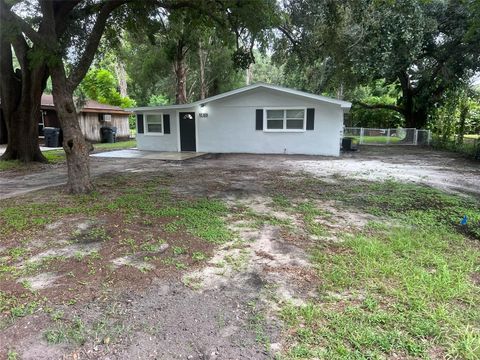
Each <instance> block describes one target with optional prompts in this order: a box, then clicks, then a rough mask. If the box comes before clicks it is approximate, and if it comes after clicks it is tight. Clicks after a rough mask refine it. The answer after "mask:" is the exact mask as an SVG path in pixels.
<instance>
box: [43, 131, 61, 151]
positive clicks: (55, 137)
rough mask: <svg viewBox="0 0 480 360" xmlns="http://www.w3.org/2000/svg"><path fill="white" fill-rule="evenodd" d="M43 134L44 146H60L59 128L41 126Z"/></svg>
mask: <svg viewBox="0 0 480 360" xmlns="http://www.w3.org/2000/svg"><path fill="white" fill-rule="evenodd" d="M43 136H44V137H45V147H59V146H60V129H59V128H54V127H46V128H43Z"/></svg>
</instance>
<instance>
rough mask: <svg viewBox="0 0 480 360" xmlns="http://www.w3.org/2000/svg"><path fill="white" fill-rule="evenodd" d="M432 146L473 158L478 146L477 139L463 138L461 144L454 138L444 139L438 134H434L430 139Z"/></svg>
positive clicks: (478, 141) (479, 144)
mask: <svg viewBox="0 0 480 360" xmlns="http://www.w3.org/2000/svg"><path fill="white" fill-rule="evenodd" d="M432 146H433V147H434V148H435V149H439V150H447V151H453V152H456V153H460V154H463V155H465V156H467V157H469V158H475V156H476V155H477V151H478V149H479V147H480V140H479V139H471V138H465V139H464V140H463V143H462V144H459V143H458V142H457V141H456V140H453V139H447V140H444V139H443V138H441V137H439V136H434V137H433V139H432Z"/></svg>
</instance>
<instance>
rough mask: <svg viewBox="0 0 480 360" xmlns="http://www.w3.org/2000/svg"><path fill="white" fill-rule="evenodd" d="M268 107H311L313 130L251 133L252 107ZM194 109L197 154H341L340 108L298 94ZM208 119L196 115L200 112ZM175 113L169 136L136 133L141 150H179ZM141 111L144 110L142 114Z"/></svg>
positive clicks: (261, 94)
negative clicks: (312, 110)
mask: <svg viewBox="0 0 480 360" xmlns="http://www.w3.org/2000/svg"><path fill="white" fill-rule="evenodd" d="M268 107H278V108H282V107H284V108H288V107H301V108H314V109H315V120H314V130H305V131H302V132H266V131H263V130H255V123H256V119H255V118H256V114H255V112H256V109H263V108H268ZM181 111H182V112H184V111H185V112H187V111H195V113H196V116H195V119H196V126H197V137H196V141H197V151H199V152H215V153H261V154H284V153H286V154H309V155H331V156H338V155H339V154H340V139H341V131H342V128H343V110H342V109H341V108H340V105H336V104H329V103H324V102H319V101H315V100H310V99H307V98H305V97H302V96H297V95H290V94H285V93H280V92H277V91H274V90H269V89H264V88H259V89H254V90H251V91H248V92H245V93H241V94H237V95H233V96H231V97H228V98H225V99H221V100H217V101H213V102H211V103H208V104H207V105H206V106H205V107H204V108H203V109H200V107H197V108H195V109H193V108H192V109H182V110H181ZM200 111H202V112H205V113H207V114H208V117H200V116H199V112H200ZM178 112H179V111H168V113H169V114H170V119H171V120H170V127H171V134H170V135H163V136H152V135H141V134H138V135H137V145H138V148H139V149H142V150H156V151H179V145H178V143H179V133H178ZM144 113H145V112H144Z"/></svg>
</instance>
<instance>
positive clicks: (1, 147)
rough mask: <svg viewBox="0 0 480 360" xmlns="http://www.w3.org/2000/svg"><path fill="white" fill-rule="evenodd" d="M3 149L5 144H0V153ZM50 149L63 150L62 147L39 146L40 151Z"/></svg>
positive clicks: (0, 153) (5, 148) (5, 147)
mask: <svg viewBox="0 0 480 360" xmlns="http://www.w3.org/2000/svg"><path fill="white" fill-rule="evenodd" d="M5 150H7V146H6V145H0V155H2V154H3V153H4V152H5ZM50 150H63V148H62V147H54V148H52V147H44V146H40V151H50Z"/></svg>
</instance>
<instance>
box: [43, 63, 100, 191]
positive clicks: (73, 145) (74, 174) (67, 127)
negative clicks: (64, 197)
mask: <svg viewBox="0 0 480 360" xmlns="http://www.w3.org/2000/svg"><path fill="white" fill-rule="evenodd" d="M50 72H51V75H52V85H53V99H54V102H55V109H56V110H57V115H58V119H59V120H60V124H61V125H62V129H63V149H64V150H65V153H66V155H67V168H68V183H67V188H68V191H69V192H71V193H73V194H85V193H89V192H90V191H92V189H93V184H92V181H91V179H90V159H89V150H90V146H89V144H88V143H87V142H86V141H85V138H84V136H83V133H82V130H81V129H80V125H79V122H78V119H77V112H76V109H75V103H74V101H73V94H72V91H70V88H69V87H68V85H67V79H66V75H65V70H64V68H63V64H61V65H59V66H55V67H52V68H51V69H50Z"/></svg>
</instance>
